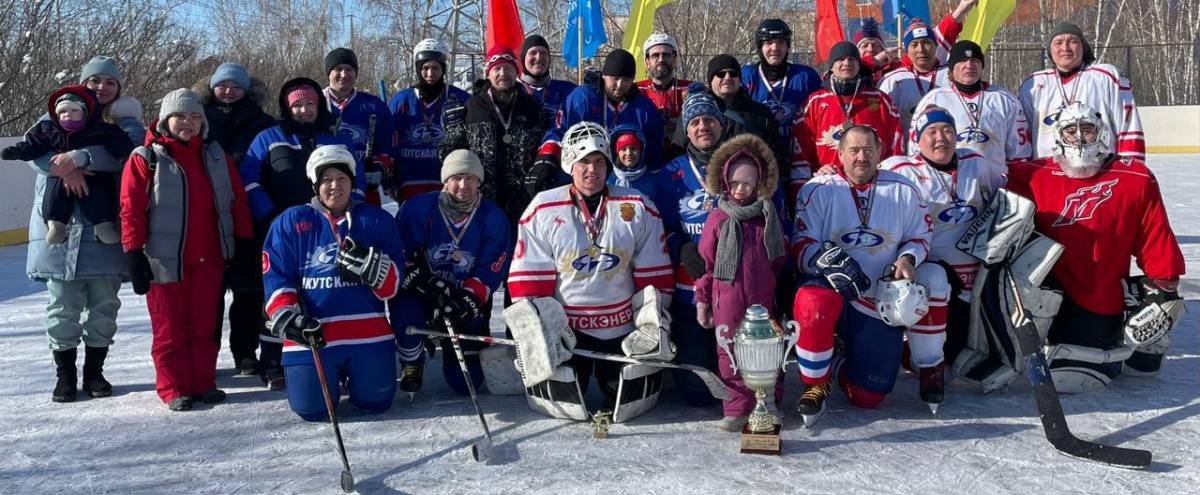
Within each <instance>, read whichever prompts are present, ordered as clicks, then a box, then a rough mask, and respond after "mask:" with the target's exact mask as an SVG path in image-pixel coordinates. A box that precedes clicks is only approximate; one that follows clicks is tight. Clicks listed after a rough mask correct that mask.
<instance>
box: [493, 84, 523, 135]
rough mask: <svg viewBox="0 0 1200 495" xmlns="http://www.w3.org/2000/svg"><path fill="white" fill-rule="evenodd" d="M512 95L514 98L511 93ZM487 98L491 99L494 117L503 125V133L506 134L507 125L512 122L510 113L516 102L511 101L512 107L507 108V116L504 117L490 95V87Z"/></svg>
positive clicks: (513, 109)
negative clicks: (494, 112)
mask: <svg viewBox="0 0 1200 495" xmlns="http://www.w3.org/2000/svg"><path fill="white" fill-rule="evenodd" d="M513 97H514V98H515V97H516V95H513ZM488 98H489V99H491V100H492V110H495V111H496V117H497V118H499V119H500V125H501V126H502V127H504V135H505V136H507V135H508V126H509V125H510V124H512V114H513V112H514V111H516V109H517V102H515V101H514V102H513V104H512V108H509V109H508V117H505V116H504V114H503V113H501V112H500V106H499V105H497V104H496V98H495V97H493V96H492V90H490V89H489V90H488Z"/></svg>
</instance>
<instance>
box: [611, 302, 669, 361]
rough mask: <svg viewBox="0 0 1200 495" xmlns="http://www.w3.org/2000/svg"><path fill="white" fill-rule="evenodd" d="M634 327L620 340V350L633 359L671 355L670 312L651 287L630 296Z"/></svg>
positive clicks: (652, 358)
mask: <svg viewBox="0 0 1200 495" xmlns="http://www.w3.org/2000/svg"><path fill="white" fill-rule="evenodd" d="M633 314H634V325H635V327H634V330H633V332H632V333H630V334H629V335H627V336H626V337H625V339H624V340H622V341H621V351H622V352H624V353H625V355H626V356H629V357H631V358H635V359H649V360H654V361H670V360H672V359H674V358H675V344H674V343H672V342H671V314H670V313H668V312H667V305H666V301H665V300H664V299H663V298H662V295H661V294H659V292H658V289H656V288H654V286H647V287H646V288H645V289H643V290H642V291H641V292H639V293H637V294H634V296H633Z"/></svg>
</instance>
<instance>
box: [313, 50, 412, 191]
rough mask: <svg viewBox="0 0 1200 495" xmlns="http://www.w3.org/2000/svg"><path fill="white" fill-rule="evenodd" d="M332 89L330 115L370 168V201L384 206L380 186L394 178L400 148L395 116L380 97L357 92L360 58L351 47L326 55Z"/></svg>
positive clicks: (327, 96) (327, 90)
mask: <svg viewBox="0 0 1200 495" xmlns="http://www.w3.org/2000/svg"><path fill="white" fill-rule="evenodd" d="M325 75H326V76H328V77H329V87H327V88H325V99H326V101H328V102H329V113H331V114H332V115H333V118H335V119H338V123H339V125H340V131H341V132H342V133H343V134H346V135H348V136H350V139H351V140H352V141H353V142H354V148H352V149H351V151H353V152H354V157H355V158H357V159H358V161H359V162H361V163H362V164H363V168H364V169H366V181H365V182H366V184H367V190H366V201H367V202H368V203H370V204H373V205H379V204H380V200H381V198H380V196H379V188H380V184H383V183H384V181H388V180H390V178H391V175H392V170H393V165H392V157H391V153H392V148H394V147H395V146H396V142H395V136H394V135H393V132H392V119H391V113H390V112H388V108H387V105H385V104H384V103H383V100H380V99H379V97H378V96H375V95H373V94H370V93H362V92H359V91H358V90H356V89H354V85H355V83H357V82H358V56H357V55H355V54H354V52H353V51H352V50H350V49H347V48H335V49H333V51H331V52H329V53H328V54H327V55H325Z"/></svg>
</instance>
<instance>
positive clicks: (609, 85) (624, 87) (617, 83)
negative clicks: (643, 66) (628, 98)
mask: <svg viewBox="0 0 1200 495" xmlns="http://www.w3.org/2000/svg"><path fill="white" fill-rule="evenodd" d="M603 77H604V92H605V93H607V94H608V97H609V99H612V100H620V99H621V98H624V97H625V93H628V92H629V88H632V87H633V78H632V77H620V76H603Z"/></svg>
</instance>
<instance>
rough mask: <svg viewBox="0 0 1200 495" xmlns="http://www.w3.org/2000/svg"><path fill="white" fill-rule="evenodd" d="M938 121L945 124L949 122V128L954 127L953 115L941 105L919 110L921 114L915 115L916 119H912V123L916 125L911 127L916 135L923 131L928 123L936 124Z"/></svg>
mask: <svg viewBox="0 0 1200 495" xmlns="http://www.w3.org/2000/svg"><path fill="white" fill-rule="evenodd" d="M938 122H944V123H946V124H950V128H952V129H953V128H954V116H953V115H950V112H949V111H947V110H946V109H945V108H942V107H929V108H926V109H925V111H924V112H921V115H919V116H917V119H916V121H914V124H916V125H915V126H913V127H914V130H915V131H916V133H917V134H916V135H917V136H920V135H921V133H923V132H925V128H926V127H929V126H930V125H932V124H936V123H938Z"/></svg>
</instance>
